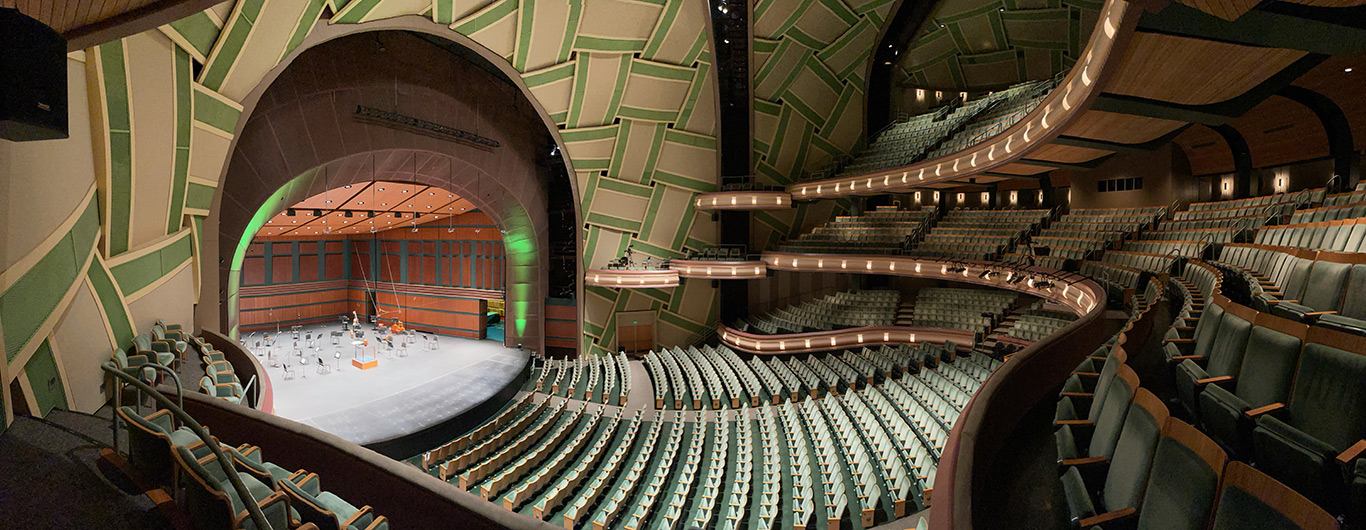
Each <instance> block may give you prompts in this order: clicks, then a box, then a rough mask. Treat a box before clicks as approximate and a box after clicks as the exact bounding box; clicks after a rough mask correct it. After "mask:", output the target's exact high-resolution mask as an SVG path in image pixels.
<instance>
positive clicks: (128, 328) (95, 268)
mask: <svg viewBox="0 0 1366 530" xmlns="http://www.w3.org/2000/svg"><path fill="white" fill-rule="evenodd" d="M86 277H87V278H89V279H90V285H91V286H93V287H94V288H95V297H96V298H98V299H99V302H100V305H101V306H102V307H104V314H105V316H106V317H107V318H108V319H109V320H108V322H109V328H110V329H113V330H114V343H115V344H117V345H119V347H120V348H128V346H129V344H131V343H132V342H133V335H134V333H133V326H132V324H131V323H130V319H129V317H128V312H127V311H124V309H123V302H122V301H121V299H120V296H119V291H118V288H117V287H115V286H114V281H113V280H112V279H110V278H109V275H108V274H106V273H105V272H104V268H103V267H100V266H99V264H97V263H93V262H92V263H91V264H90V269H89V271H88V272H87V273H86Z"/></svg>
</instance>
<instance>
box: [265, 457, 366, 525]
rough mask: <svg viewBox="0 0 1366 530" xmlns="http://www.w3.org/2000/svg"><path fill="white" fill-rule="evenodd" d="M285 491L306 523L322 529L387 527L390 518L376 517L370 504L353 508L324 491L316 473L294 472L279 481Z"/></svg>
mask: <svg viewBox="0 0 1366 530" xmlns="http://www.w3.org/2000/svg"><path fill="white" fill-rule="evenodd" d="M280 484H281V485H282V486H284V490H283V491H284V492H285V494H286V495H288V496H289V498H290V499H291V500H292V502H291V504H290V506H291V507H292V508H293V509H294V510H296V511H297V512H298V513H299V519H300V521H302V522H305V523H313V524H316V525H318V528H320V529H321V530H387V529H388V528H389V519H387V518H385V517H383V516H379V517H376V516H375V514H374V511H373V509H371V508H370V507H369V506H364V507H361V508H356V507H355V506H353V505H351V503H349V502H346V501H345V500H342V498H341V497H338V496H336V495H335V494H333V493H332V492H330V491H323V490H322V486H321V484H320V481H319V480H318V474H317V473H306V472H304V471H302V470H300V471H296V472H294V474H293V475H291V476H290V477H288V478H287V479H286V480H284V481H281V482H280Z"/></svg>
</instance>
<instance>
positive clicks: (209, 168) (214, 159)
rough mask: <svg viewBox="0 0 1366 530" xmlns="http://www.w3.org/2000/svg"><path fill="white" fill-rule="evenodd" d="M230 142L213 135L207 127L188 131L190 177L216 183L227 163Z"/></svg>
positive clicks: (199, 126)
mask: <svg viewBox="0 0 1366 530" xmlns="http://www.w3.org/2000/svg"><path fill="white" fill-rule="evenodd" d="M231 145H232V140H229V139H227V138H225V137H223V136H222V135H221V134H215V133H214V132H213V131H212V130H211V129H210V128H209V127H208V126H207V125H203V124H200V123H195V125H194V128H192V129H190V146H191V149H190V176H191V177H197V178H202V179H207V180H211V181H214V182H218V179H219V178H221V177H222V173H223V165H224V164H226V163H227V161H228V148H229V147H230V146H231Z"/></svg>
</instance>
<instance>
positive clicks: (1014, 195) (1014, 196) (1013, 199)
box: [1010, 190, 1020, 204]
mask: <svg viewBox="0 0 1366 530" xmlns="http://www.w3.org/2000/svg"><path fill="white" fill-rule="evenodd" d="M1017 202H1020V192H1018V191H1014V190H1011V192H1010V204H1015V203H1017Z"/></svg>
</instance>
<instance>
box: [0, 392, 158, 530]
mask: <svg viewBox="0 0 1366 530" xmlns="http://www.w3.org/2000/svg"><path fill="white" fill-rule="evenodd" d="M101 413H102V415H103V416H104V417H96V416H89V415H85V414H79V413H72V412H66V411H62V410H54V411H52V412H51V413H50V414H48V417H47V418H46V419H41V420H40V419H34V418H31V417H19V418H15V420H14V423H13V424H11V425H10V426H9V428H8V429H6V430H5V432H4V434H3V435H0V455H3V456H2V457H0V499H2V500H0V504H3V506H4V508H3V509H2V510H0V513H3V516H2V517H0V529H10V528H14V529H21V528H22V529H25V530H28V529H33V528H99V529H101V530H121V529H159V528H170V525H169V524H167V522H166V521H165V520H164V519H162V518H161V516H160V515H158V514H157V513H156V512H155V511H153V505H152V503H151V501H149V500H147V498H146V497H144V496H142V495H141V494H131V493H128V492H126V491H124V490H122V489H120V488H119V487H118V486H116V485H115V484H113V483H111V482H110V481H109V480H108V479H107V478H106V475H105V474H104V473H103V472H102V471H101V470H100V468H99V465H98V464H97V463H98V462H99V452H100V449H102V448H104V447H108V446H109V444H110V443H111V442H112V433H111V431H110V429H109V419H108V409H107V408H106V409H103V410H102V411H101Z"/></svg>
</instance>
